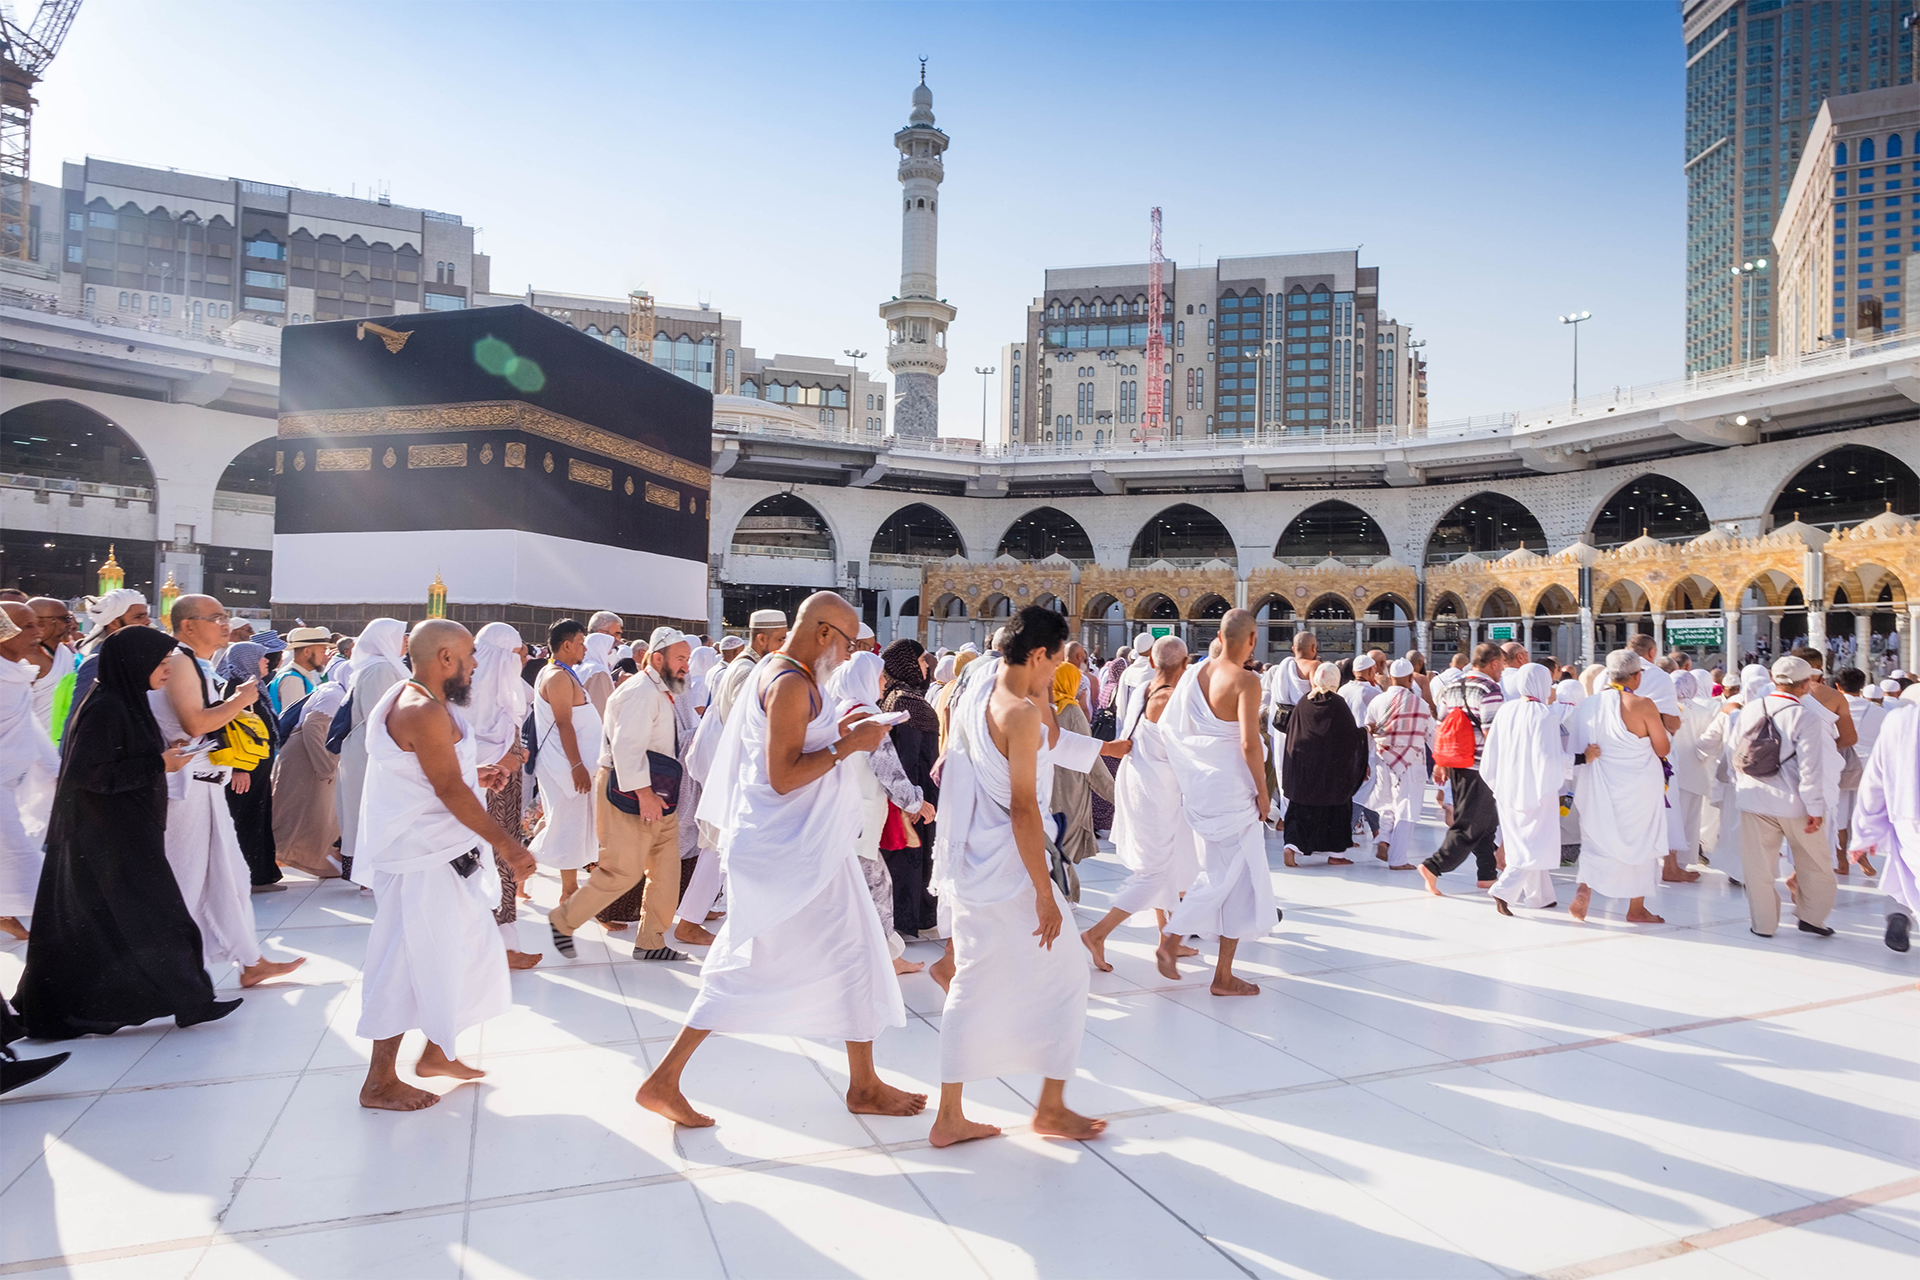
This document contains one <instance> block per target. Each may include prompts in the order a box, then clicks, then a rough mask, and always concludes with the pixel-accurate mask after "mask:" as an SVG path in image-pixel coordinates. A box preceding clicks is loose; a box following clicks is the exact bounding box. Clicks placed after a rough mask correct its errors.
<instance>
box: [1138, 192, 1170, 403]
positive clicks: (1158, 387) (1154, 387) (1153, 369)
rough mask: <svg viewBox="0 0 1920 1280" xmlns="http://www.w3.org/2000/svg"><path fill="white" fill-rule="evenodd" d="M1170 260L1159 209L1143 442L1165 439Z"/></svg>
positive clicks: (1151, 260) (1151, 256)
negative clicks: (1162, 246) (1165, 329)
mask: <svg viewBox="0 0 1920 1280" xmlns="http://www.w3.org/2000/svg"><path fill="white" fill-rule="evenodd" d="M1166 272H1167V260H1166V257H1165V255H1163V254H1162V253H1161V252H1160V210H1159V207H1158V206H1156V207H1155V208H1154V211H1153V243H1152V245H1151V249H1150V252H1149V253H1148V254H1147V311H1148V314H1149V318H1148V323H1147V411H1146V413H1145V414H1143V415H1142V421H1141V423H1140V427H1141V429H1140V431H1139V433H1138V435H1139V438H1140V439H1143V440H1163V439H1165V438H1166V421H1167V402H1166V383H1165V382H1164V381H1163V379H1164V378H1166V377H1167V374H1166V371H1165V370H1166V361H1167V340H1166V335H1165V334H1164V333H1163V332H1162V328H1161V326H1162V325H1163V324H1164V323H1165V322H1164V320H1163V319H1162V317H1163V316H1164V315H1165V314H1166V307H1165V301H1164V299H1163V298H1162V297H1161V292H1162V290H1163V289H1165V287H1166Z"/></svg>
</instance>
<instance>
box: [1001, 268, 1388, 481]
mask: <svg viewBox="0 0 1920 1280" xmlns="http://www.w3.org/2000/svg"><path fill="white" fill-rule="evenodd" d="M1166 282H1167V286H1168V290H1169V292H1168V294H1167V295H1166V296H1165V297H1163V298H1162V299H1161V318H1160V323H1161V330H1162V334H1163V337H1164V339H1165V342H1166V349H1167V361H1166V363H1165V365H1164V366H1163V367H1162V368H1161V369H1160V370H1159V376H1160V378H1161V380H1162V384H1163V385H1162V390H1163V393H1164V395H1165V402H1166V422H1167V438H1168V439H1170V440H1191V439H1206V438H1210V437H1215V438H1226V439H1232V438H1235V437H1251V436H1254V435H1257V434H1259V433H1261V432H1271V431H1284V432H1288V433H1292V434H1301V435H1305V434H1311V433H1316V432H1373V431H1376V430H1388V429H1392V430H1411V429H1413V428H1414V427H1415V425H1416V424H1417V423H1419V422H1422V421H1424V417H1425V407H1424V396H1425V378H1424V368H1423V367H1421V368H1415V364H1416V363H1417V355H1416V352H1417V348H1411V347H1409V346H1408V342H1409V335H1410V329H1409V328H1408V327H1407V326H1404V325H1400V324H1397V323H1395V322H1394V321H1392V320H1390V319H1383V318H1382V316H1381V313H1380V305H1379V294H1380V271H1379V268H1377V267H1363V266H1361V265H1360V261H1359V253H1358V252H1357V251H1356V250H1352V249H1336V250H1328V251H1325V252H1318V253H1288V254H1263V255H1258V256H1253V257H1244V258H1222V259H1220V260H1219V261H1218V262H1216V263H1214V264H1212V265H1211V266H1205V267H1177V266H1175V265H1174V264H1171V263H1169V264H1168V267H1167V274H1166ZM1146 290H1147V264H1146V263H1144V262H1140V263H1126V264H1120V265H1115V266H1102V267H1067V268H1056V269H1049V270H1048V271H1047V273H1046V282H1045V289H1044V292H1043V293H1042V294H1041V296H1039V297H1038V298H1035V299H1034V300H1033V303H1032V304H1031V305H1030V306H1029V307H1028V308H1027V332H1026V334H1025V336H1024V338H1023V340H1022V341H1020V342H1017V343H1009V344H1007V345H1006V346H1005V347H1003V348H1002V351H1001V358H1002V362H1003V368H1004V369H1005V375H1004V377H1003V379H1002V390H1001V413H1000V422H1001V430H1000V438H1001V439H1002V441H1004V442H1007V443H1029V444H1033V443H1055V444H1076V445H1081V446H1085V447H1090V448H1098V447H1103V446H1106V445H1109V444H1112V443H1114V442H1116V441H1118V442H1126V441H1130V440H1131V439H1132V438H1133V433H1134V432H1135V431H1137V430H1138V428H1139V423H1140V421H1141V416H1142V412H1143V406H1144V404H1145V388H1144V385H1143V381H1144V380H1146V379H1150V378H1151V377H1153V376H1154V374H1153V371H1152V370H1144V369H1143V367H1142V364H1141V362H1142V361H1143V360H1144V359H1145V358H1146V345H1147V335H1148V328H1147V326H1148V324H1149V323H1151V318H1150V314H1149V310H1150V309H1149V307H1148V302H1147V292H1146ZM1390 388H1391V390H1390Z"/></svg>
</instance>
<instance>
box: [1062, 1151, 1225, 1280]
mask: <svg viewBox="0 0 1920 1280" xmlns="http://www.w3.org/2000/svg"><path fill="white" fill-rule="evenodd" d="M1079 1145H1080V1146H1081V1147H1082V1148H1084V1149H1085V1150H1086V1151H1087V1153H1088V1154H1090V1155H1091V1156H1093V1158H1094V1159H1096V1160H1098V1161H1099V1162H1100V1163H1101V1164H1103V1165H1105V1166H1106V1167H1107V1168H1109V1169H1111V1170H1112V1171H1113V1172H1114V1173H1115V1174H1116V1175H1118V1176H1119V1177H1120V1179H1121V1180H1122V1181H1123V1182H1125V1183H1126V1184H1127V1185H1128V1186H1130V1187H1132V1188H1133V1189H1134V1190H1135V1191H1138V1192H1139V1193H1140V1194H1141V1195H1143V1196H1145V1197H1146V1198H1147V1200H1148V1201H1149V1202H1150V1203H1152V1204H1153V1205H1154V1207H1156V1208H1157V1209H1159V1210H1160V1212H1162V1213H1164V1214H1166V1215H1167V1217H1169V1218H1172V1219H1173V1220H1174V1221H1175V1222H1177V1223H1179V1224H1180V1225H1181V1226H1182V1227H1184V1228H1185V1229H1186V1230H1187V1231H1188V1233H1189V1234H1191V1235H1192V1236H1193V1237H1194V1238H1195V1239H1196V1240H1199V1241H1200V1242H1201V1243H1203V1244H1205V1245H1206V1246H1207V1247H1208V1248H1209V1249H1212V1250H1213V1251H1214V1252H1215V1253H1217V1254H1219V1255H1220V1256H1221V1257H1222V1258H1225V1259H1226V1260H1227V1264H1228V1265H1229V1266H1231V1267H1232V1268H1233V1269H1234V1270H1236V1271H1238V1272H1239V1273H1240V1274H1241V1275H1243V1276H1246V1277H1247V1280H1255V1273H1254V1271H1253V1270H1252V1269H1251V1268H1250V1267H1248V1266H1247V1265H1246V1263H1244V1262H1242V1261H1240V1259H1238V1258H1236V1257H1234V1256H1233V1254H1232V1253H1230V1252H1228V1250H1227V1249H1226V1248H1225V1247H1223V1246H1222V1245H1221V1243H1220V1242H1219V1241H1218V1240H1215V1239H1214V1238H1213V1237H1212V1236H1210V1235H1208V1234H1207V1233H1206V1232H1204V1231H1202V1230H1201V1229H1200V1228H1199V1227H1197V1226H1195V1225H1194V1224H1193V1223H1191V1222H1189V1221H1188V1220H1187V1219H1186V1218H1185V1216H1183V1215H1182V1214H1181V1213H1180V1212H1179V1211H1178V1210H1176V1209H1175V1208H1173V1207H1172V1206H1171V1205H1169V1204H1167V1202H1166V1201H1164V1200H1162V1199H1161V1198H1160V1197H1159V1196H1156V1195H1155V1194H1153V1192H1151V1191H1149V1190H1147V1188H1146V1187H1145V1186H1143V1185H1141V1183H1140V1182H1139V1181H1138V1180H1137V1179H1135V1178H1134V1177H1133V1176H1132V1175H1131V1174H1129V1173H1127V1172H1126V1171H1124V1170H1123V1169H1121V1168H1120V1166H1119V1165H1117V1164H1115V1163H1114V1162H1113V1160H1112V1159H1110V1158H1109V1157H1108V1154H1107V1152H1106V1151H1104V1150H1102V1149H1101V1145H1100V1143H1099V1142H1098V1141H1090V1142H1081V1143H1080V1144H1079Z"/></svg>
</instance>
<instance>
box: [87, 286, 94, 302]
mask: <svg viewBox="0 0 1920 1280" xmlns="http://www.w3.org/2000/svg"><path fill="white" fill-rule="evenodd" d="M93 297H94V294H93V290H92V289H88V290H87V305H88V306H92V305H93Z"/></svg>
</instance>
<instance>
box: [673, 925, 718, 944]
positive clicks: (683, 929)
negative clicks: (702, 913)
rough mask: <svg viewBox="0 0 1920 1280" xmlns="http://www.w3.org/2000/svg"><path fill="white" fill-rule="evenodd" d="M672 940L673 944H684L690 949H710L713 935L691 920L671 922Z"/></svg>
mask: <svg viewBox="0 0 1920 1280" xmlns="http://www.w3.org/2000/svg"><path fill="white" fill-rule="evenodd" d="M673 940H674V941H675V942H684V943H686V944H687V945H688V946H691V947H710V946H712V945H713V935H712V934H711V933H709V932H707V931H706V930H705V929H703V928H701V927H700V926H699V925H697V924H695V923H693V922H692V921H691V920H676V921H674V922H673Z"/></svg>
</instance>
